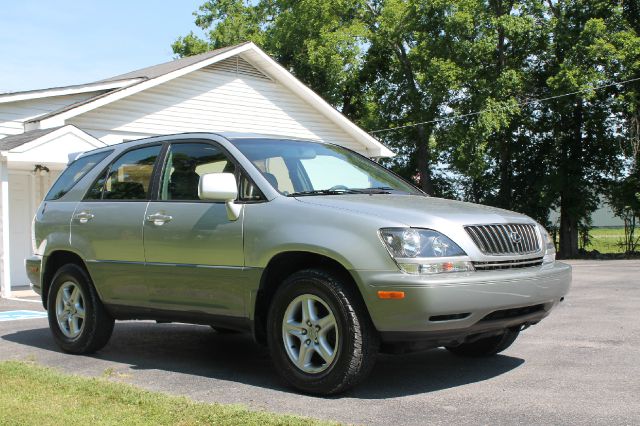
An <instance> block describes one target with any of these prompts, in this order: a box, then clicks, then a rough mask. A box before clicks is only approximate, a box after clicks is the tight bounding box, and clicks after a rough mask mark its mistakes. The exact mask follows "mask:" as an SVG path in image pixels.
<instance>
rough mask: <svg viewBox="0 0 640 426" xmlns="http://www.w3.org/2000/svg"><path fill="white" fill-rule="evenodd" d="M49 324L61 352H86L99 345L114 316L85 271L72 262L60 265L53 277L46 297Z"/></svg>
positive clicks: (111, 329) (108, 331) (109, 332)
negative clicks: (108, 311)
mask: <svg viewBox="0 0 640 426" xmlns="http://www.w3.org/2000/svg"><path fill="white" fill-rule="evenodd" d="M47 314H48V317H49V327H50V328H51V333H52V334H53V338H54V340H55V342H56V344H57V345H58V346H59V347H60V348H61V349H62V350H63V351H65V352H69V353H73V354H89V353H93V352H95V351H98V350H100V349H102V348H103V347H104V346H105V345H106V344H107V342H108V341H109V338H110V337H111V333H112V332H113V325H114V320H113V318H112V317H111V316H110V315H109V314H108V313H107V311H106V309H105V308H104V306H103V305H102V302H101V301H100V299H99V298H98V295H97V293H96V291H95V289H94V287H93V283H92V282H91V278H90V277H89V275H88V274H87V272H86V271H85V270H84V269H83V268H82V267H80V266H78V265H75V264H67V265H64V266H62V267H61V268H60V269H58V271H57V272H56V274H55V275H54V277H53V280H52V281H51V286H50V288H49V296H48V299H47Z"/></svg>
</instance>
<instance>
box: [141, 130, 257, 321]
mask: <svg viewBox="0 0 640 426" xmlns="http://www.w3.org/2000/svg"><path fill="white" fill-rule="evenodd" d="M234 171H235V165H234V163H233V162H231V161H230V159H229V158H228V157H227V156H226V154H225V153H224V152H223V151H222V149H221V148H220V147H219V146H217V145H215V144H213V143H208V142H183V143H173V144H172V145H171V146H170V147H169V150H168V152H167V155H166V161H165V165H164V167H163V172H162V175H161V176H160V182H159V191H158V192H159V193H158V197H157V198H158V199H157V200H154V201H151V202H150V203H149V207H148V209H147V214H146V217H145V221H144V250H145V257H146V261H147V269H148V273H147V283H148V288H149V300H150V302H151V303H152V304H153V306H154V307H156V308H158V309H163V310H171V311H179V312H182V313H206V314H211V315H222V316H232V317H242V316H244V298H245V295H246V294H247V291H246V289H245V286H246V283H247V279H246V270H245V268H244V255H243V241H242V222H243V215H241V216H240V217H239V218H238V219H237V220H230V219H229V218H228V217H227V210H226V207H225V205H224V203H214V202H209V201H202V200H200V198H199V197H198V184H199V180H200V176H201V175H203V174H205V173H219V172H227V173H234Z"/></svg>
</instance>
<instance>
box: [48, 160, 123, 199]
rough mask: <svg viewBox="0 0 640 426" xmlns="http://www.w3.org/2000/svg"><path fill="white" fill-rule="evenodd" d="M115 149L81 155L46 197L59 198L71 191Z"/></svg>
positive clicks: (63, 173)
mask: <svg viewBox="0 0 640 426" xmlns="http://www.w3.org/2000/svg"><path fill="white" fill-rule="evenodd" d="M111 152H113V151H103V152H98V153H96V154H91V155H87V156H84V157H80V158H78V159H77V160H75V161H74V162H73V163H71V164H69V166H68V167H67V168H66V169H65V171H64V172H62V174H61V175H60V177H59V178H58V180H56V183H54V184H53V186H52V187H51V189H50V190H49V192H48V193H47V196H46V197H45V198H44V199H45V200H47V201H51V200H57V199H58V198H60V197H62V196H63V195H65V194H66V193H67V192H69V191H71V188H73V187H74V185H75V184H76V183H78V181H79V180H80V179H82V178H83V177H84V176H85V175H86V174H87V173H89V171H90V170H91V169H93V168H94V167H95V166H96V164H98V163H99V162H101V161H102V160H104V159H105V158H106V156H107V155H109V154H111Z"/></svg>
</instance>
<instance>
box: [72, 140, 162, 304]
mask: <svg viewBox="0 0 640 426" xmlns="http://www.w3.org/2000/svg"><path fill="white" fill-rule="evenodd" d="M161 150H162V145H161V144H155V145H148V146H143V147H137V148H134V149H131V150H128V151H126V152H125V153H123V154H122V155H121V156H120V157H118V158H117V159H116V160H115V161H114V162H113V163H112V164H111V165H110V166H109V167H108V168H107V169H106V171H105V173H104V174H103V175H101V177H100V178H98V179H97V180H96V182H95V183H94V184H93V185H92V187H91V188H90V189H89V192H88V193H87V195H86V196H85V199H84V200H83V201H81V202H80V203H78V205H77V207H76V209H75V212H74V214H73V218H72V221H71V246H72V247H75V248H76V249H78V250H80V252H81V256H82V257H83V258H84V259H86V261H87V267H88V268H89V272H90V273H91V276H92V278H93V280H94V282H95V286H96V289H97V290H98V292H99V293H100V296H101V298H102V300H103V301H104V302H106V303H110V304H116V305H135V306H145V305H146V304H147V288H146V283H145V277H144V272H145V265H144V263H145V259H144V246H143V239H142V224H143V221H144V217H145V212H146V209H147V204H148V202H149V195H150V193H151V183H152V181H153V179H152V176H153V174H154V170H155V167H156V163H157V162H158V158H159V157H160V153H161Z"/></svg>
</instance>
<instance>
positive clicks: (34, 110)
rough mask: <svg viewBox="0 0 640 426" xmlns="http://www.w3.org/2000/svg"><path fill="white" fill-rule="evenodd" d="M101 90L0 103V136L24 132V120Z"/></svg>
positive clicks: (93, 94) (80, 99) (81, 99)
mask: <svg viewBox="0 0 640 426" xmlns="http://www.w3.org/2000/svg"><path fill="white" fill-rule="evenodd" d="M100 93H103V92H90V93H79V94H76V95H66V96H52V97H48V98H41V99H30V100H28V101H18V102H7V103H1V104H0V138H3V137H5V136H9V135H18V134H20V133H24V124H23V123H24V122H25V121H28V120H30V119H32V118H34V117H37V116H39V115H43V114H47V113H49V112H51V111H55V110H57V109H60V108H63V107H65V106H67V105H71V104H73V103H75V102H79V101H83V100H85V99H89V98H91V97H93V96H96V95H98V94H100Z"/></svg>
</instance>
